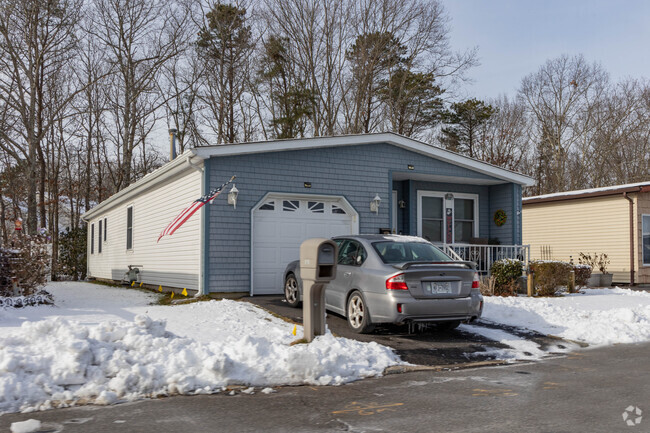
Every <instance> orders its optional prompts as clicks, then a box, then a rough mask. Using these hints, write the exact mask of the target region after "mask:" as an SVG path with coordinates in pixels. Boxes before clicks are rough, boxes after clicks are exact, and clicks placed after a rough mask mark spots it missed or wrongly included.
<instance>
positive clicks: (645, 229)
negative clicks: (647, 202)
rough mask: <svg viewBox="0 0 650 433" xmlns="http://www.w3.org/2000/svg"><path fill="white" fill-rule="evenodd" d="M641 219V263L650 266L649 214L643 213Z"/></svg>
mask: <svg viewBox="0 0 650 433" xmlns="http://www.w3.org/2000/svg"><path fill="white" fill-rule="evenodd" d="M641 219H642V229H641V233H642V239H641V248H642V249H643V265H644V266H650V215H643V216H642V217H641Z"/></svg>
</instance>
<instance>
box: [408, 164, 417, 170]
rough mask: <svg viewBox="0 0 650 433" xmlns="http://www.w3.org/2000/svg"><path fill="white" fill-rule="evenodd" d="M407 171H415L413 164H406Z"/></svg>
mask: <svg viewBox="0 0 650 433" xmlns="http://www.w3.org/2000/svg"><path fill="white" fill-rule="evenodd" d="M406 167H407V168H408V169H409V170H415V166H414V165H413V164H408V165H407V166H406Z"/></svg>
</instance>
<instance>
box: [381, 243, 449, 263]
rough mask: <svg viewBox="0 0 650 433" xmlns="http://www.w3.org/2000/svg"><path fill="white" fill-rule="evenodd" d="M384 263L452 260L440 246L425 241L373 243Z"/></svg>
mask: <svg viewBox="0 0 650 433" xmlns="http://www.w3.org/2000/svg"><path fill="white" fill-rule="evenodd" d="M372 246H373V247H374V248H375V251H377V254H379V257H381V260H382V261H383V262H384V263H404V262H450V261H453V259H452V258H451V257H449V256H448V255H447V254H445V253H443V252H442V251H441V250H440V249H439V248H438V247H435V246H433V245H431V244H428V243H424V242H393V241H387V242H375V243H373V244H372Z"/></svg>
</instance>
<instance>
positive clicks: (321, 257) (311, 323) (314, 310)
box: [300, 238, 338, 342]
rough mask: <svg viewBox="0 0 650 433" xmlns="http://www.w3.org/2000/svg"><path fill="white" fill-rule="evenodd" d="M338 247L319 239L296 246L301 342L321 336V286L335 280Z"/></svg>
mask: <svg viewBox="0 0 650 433" xmlns="http://www.w3.org/2000/svg"><path fill="white" fill-rule="evenodd" d="M337 256H338V247H337V246H336V243H335V242H334V241H331V240H329V239H323V238H314V239H307V240H306V241H304V242H303V243H302V244H301V245H300V278H301V279H302V292H303V293H302V296H303V299H302V311H303V326H304V330H305V339H306V340H307V341H308V342H310V341H312V340H313V339H314V337H315V336H317V335H323V334H325V285H326V284H327V283H329V282H330V281H332V280H333V279H334V278H335V277H336V259H337Z"/></svg>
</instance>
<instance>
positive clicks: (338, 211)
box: [332, 204, 346, 215]
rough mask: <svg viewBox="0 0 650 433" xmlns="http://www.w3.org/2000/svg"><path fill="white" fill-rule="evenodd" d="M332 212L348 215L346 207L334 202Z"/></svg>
mask: <svg viewBox="0 0 650 433" xmlns="http://www.w3.org/2000/svg"><path fill="white" fill-rule="evenodd" d="M332 213H334V214H340V215H346V212H345V209H343V208H341V207H339V206H337V205H335V204H333V205H332Z"/></svg>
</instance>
